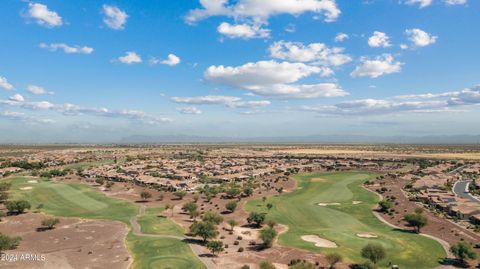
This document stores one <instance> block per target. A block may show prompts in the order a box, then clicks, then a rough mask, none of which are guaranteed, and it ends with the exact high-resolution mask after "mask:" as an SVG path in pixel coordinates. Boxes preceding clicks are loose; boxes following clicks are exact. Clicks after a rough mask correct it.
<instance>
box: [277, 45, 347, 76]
mask: <svg viewBox="0 0 480 269" xmlns="http://www.w3.org/2000/svg"><path fill="white" fill-rule="evenodd" d="M269 51H270V56H271V57H273V58H277V59H281V60H287V61H293V62H309V63H312V64H316V65H325V66H340V65H343V64H345V63H348V62H350V61H351V60H352V58H351V57H350V56H348V55H346V54H344V53H343V52H344V48H338V47H333V48H329V47H327V45H325V44H323V43H311V44H308V45H304V44H302V43H300V42H286V41H278V42H275V43H273V44H272V45H271V46H270V48H269ZM325 75H331V74H325Z"/></svg>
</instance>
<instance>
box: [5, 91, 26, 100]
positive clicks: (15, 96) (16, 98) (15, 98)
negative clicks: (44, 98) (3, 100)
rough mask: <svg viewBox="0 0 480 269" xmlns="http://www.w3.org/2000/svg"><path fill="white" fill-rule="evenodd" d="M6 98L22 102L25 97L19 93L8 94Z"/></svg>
mask: <svg viewBox="0 0 480 269" xmlns="http://www.w3.org/2000/svg"><path fill="white" fill-rule="evenodd" d="M8 100H10V101H13V102H23V101H25V98H24V97H23V96H22V95H21V94H18V93H17V94H15V95H13V96H10V97H9V98H8Z"/></svg>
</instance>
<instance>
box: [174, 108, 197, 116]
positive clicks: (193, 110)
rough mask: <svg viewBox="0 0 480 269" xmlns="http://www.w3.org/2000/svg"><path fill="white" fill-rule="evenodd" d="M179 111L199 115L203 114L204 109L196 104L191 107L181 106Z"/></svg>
mask: <svg viewBox="0 0 480 269" xmlns="http://www.w3.org/2000/svg"><path fill="white" fill-rule="evenodd" d="M177 111H178V112H180V113H182V114H191V115H199V114H202V111H201V110H200V109H198V108H196V107H194V106H189V107H179V108H177Z"/></svg>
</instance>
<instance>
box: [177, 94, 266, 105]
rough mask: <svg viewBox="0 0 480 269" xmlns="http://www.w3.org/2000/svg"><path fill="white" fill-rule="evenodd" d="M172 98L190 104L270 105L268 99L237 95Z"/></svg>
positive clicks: (180, 102)
mask: <svg viewBox="0 0 480 269" xmlns="http://www.w3.org/2000/svg"><path fill="white" fill-rule="evenodd" d="M171 100H172V101H173V102H175V103H179V104H190V105H225V106H226V107H230V108H252V107H264V106H268V105H270V104H271V103H270V101H267V100H259V101H257V100H248V101H246V100H242V98H240V97H235V96H222V95H206V96H193V97H172V98H171Z"/></svg>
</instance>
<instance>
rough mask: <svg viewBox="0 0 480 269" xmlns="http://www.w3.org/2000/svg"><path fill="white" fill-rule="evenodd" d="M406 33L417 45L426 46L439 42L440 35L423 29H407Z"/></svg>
mask: <svg viewBox="0 0 480 269" xmlns="http://www.w3.org/2000/svg"><path fill="white" fill-rule="evenodd" d="M405 34H406V35H407V37H408V39H409V40H410V41H411V42H412V44H413V45H414V46H415V47H426V46H428V45H431V44H434V43H435V42H437V39H438V37H437V36H434V35H431V34H429V33H427V32H425V31H423V30H421V29H418V28H413V29H407V30H405Z"/></svg>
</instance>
